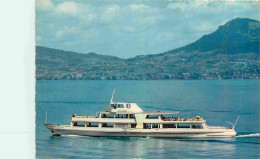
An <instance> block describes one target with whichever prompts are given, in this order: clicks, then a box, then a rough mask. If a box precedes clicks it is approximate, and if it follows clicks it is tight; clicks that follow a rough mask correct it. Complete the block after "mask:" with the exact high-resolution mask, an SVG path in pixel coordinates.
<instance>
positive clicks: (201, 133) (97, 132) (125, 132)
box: [45, 124, 236, 137]
mask: <svg viewBox="0 0 260 159" xmlns="http://www.w3.org/2000/svg"><path fill="white" fill-rule="evenodd" d="M45 126H46V127H47V128H48V129H49V130H50V131H51V133H52V135H54V136H55V135H56V136H59V135H81V136H100V137H102V136H106V137H107V136H116V137H124V136H128V137H233V136H235V135H236V132H235V131H234V129H224V128H222V129H220V128H218V129H214V128H209V129H185V128H178V129H176V128H161V129H158V128H157V129H137V128H128V129H124V128H97V127H75V126H74V127H71V126H70V125H54V124H46V125H45Z"/></svg>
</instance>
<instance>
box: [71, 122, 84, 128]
mask: <svg viewBox="0 0 260 159" xmlns="http://www.w3.org/2000/svg"><path fill="white" fill-rule="evenodd" d="M73 126H82V127H84V126H85V123H84V122H74V123H73Z"/></svg>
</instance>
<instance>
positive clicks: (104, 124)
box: [102, 123, 114, 128]
mask: <svg viewBox="0 0 260 159" xmlns="http://www.w3.org/2000/svg"><path fill="white" fill-rule="evenodd" d="M113 126H114V123H103V124H102V127H106V128H113Z"/></svg>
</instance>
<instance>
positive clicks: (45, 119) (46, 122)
mask: <svg viewBox="0 0 260 159" xmlns="http://www.w3.org/2000/svg"><path fill="white" fill-rule="evenodd" d="M46 123H47V112H45V123H44V124H46Z"/></svg>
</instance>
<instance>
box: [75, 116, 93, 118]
mask: <svg viewBox="0 0 260 159" xmlns="http://www.w3.org/2000/svg"><path fill="white" fill-rule="evenodd" d="M73 118H98V117H97V116H75V117H73Z"/></svg>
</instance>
